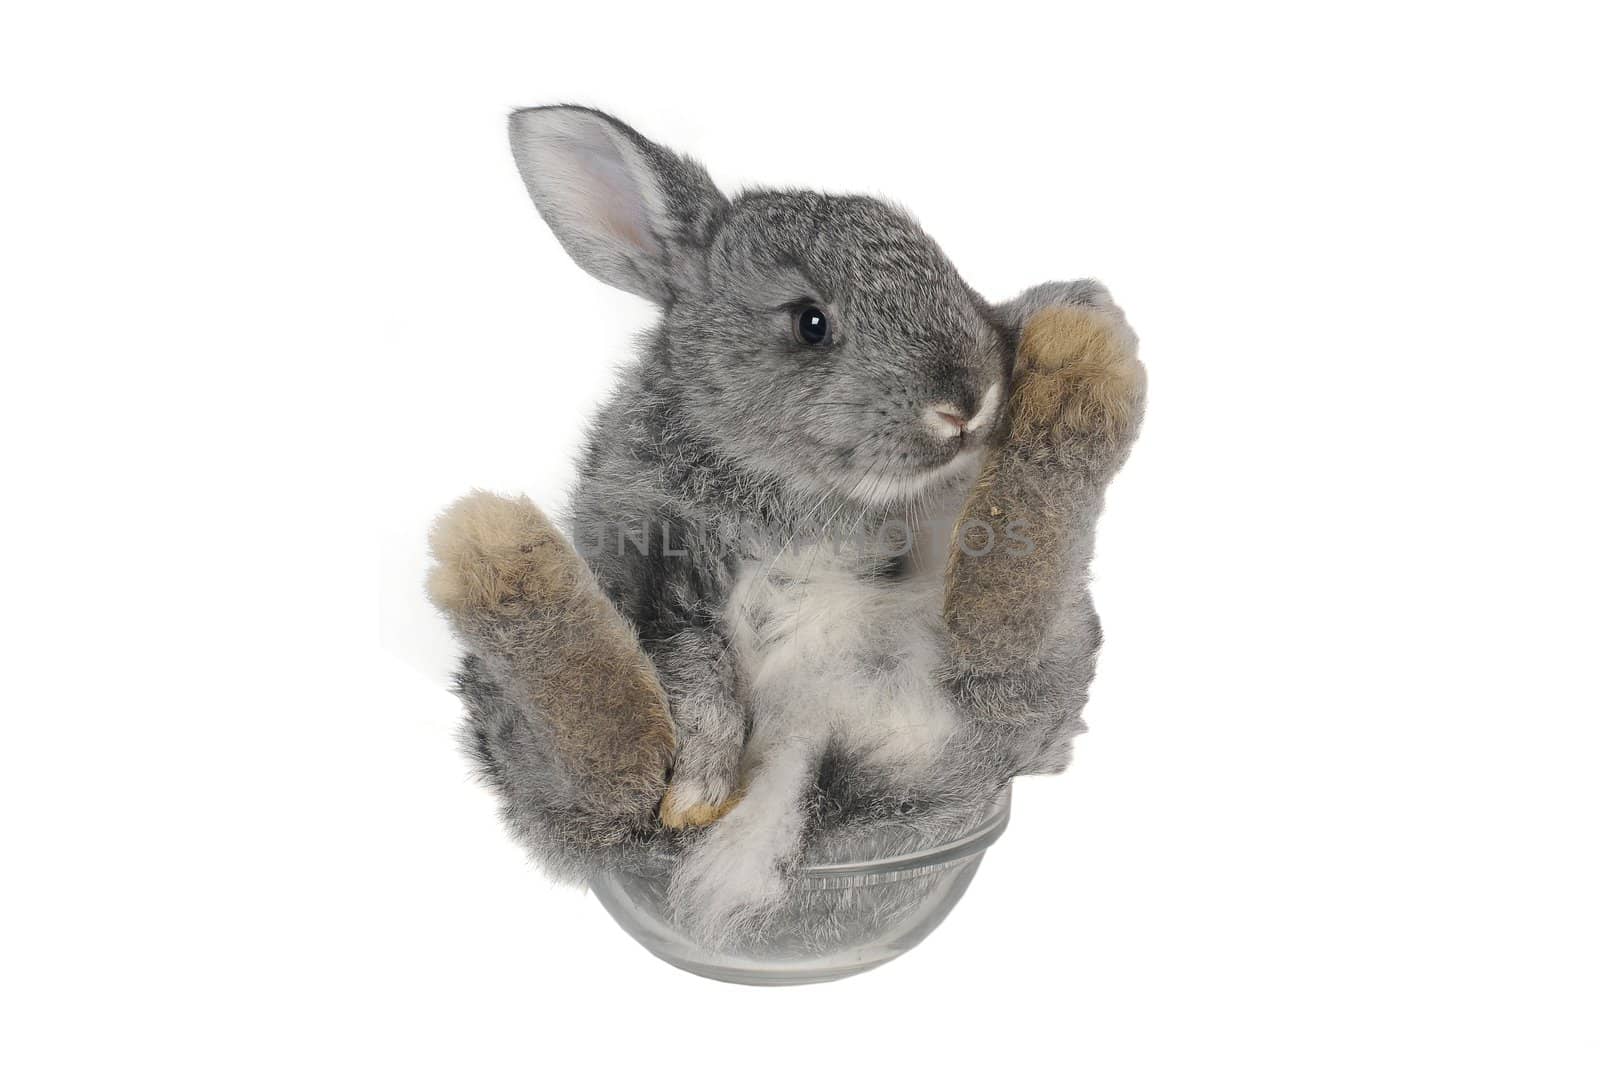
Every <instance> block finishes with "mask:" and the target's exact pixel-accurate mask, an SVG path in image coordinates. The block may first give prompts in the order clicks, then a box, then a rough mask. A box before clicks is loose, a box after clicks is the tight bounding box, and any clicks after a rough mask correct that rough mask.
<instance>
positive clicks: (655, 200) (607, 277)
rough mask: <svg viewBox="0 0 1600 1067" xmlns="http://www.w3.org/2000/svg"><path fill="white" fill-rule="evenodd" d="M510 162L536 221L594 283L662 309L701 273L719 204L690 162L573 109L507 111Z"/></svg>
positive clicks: (698, 168) (597, 114)
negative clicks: (535, 209) (541, 219)
mask: <svg viewBox="0 0 1600 1067" xmlns="http://www.w3.org/2000/svg"><path fill="white" fill-rule="evenodd" d="M511 153H512V155H514V156H515V157H516V160H517V169H518V170H519V171H521V172H522V181H523V183H524V184H526V185H527V187H528V192H529V193H530V194H531V195H532V196H533V202H534V204H535V205H536V206H537V207H538V209H539V214H541V215H543V216H544V220H545V222H547V223H549V225H550V228H551V229H552V230H554V231H555V235H556V237H557V238H559V239H560V241H561V244H562V247H564V248H565V249H566V250H567V253H568V254H569V255H570V256H572V258H573V259H574V260H576V261H577V263H578V265H579V266H580V267H582V268H583V269H584V270H586V271H588V272H589V273H590V274H592V275H594V276H595V277H596V278H599V279H600V280H601V281H603V282H605V283H607V284H608V285H614V286H616V287H617V288H619V289H626V290H627V291H628V292H630V293H637V294H638V295H640V296H642V297H645V298H646V299H649V300H654V301H655V302H657V303H666V302H667V301H669V300H670V299H671V298H672V294H673V292H674V291H675V290H677V289H680V288H682V287H683V285H684V284H686V283H691V281H692V278H693V277H694V276H697V275H698V274H699V273H700V271H701V265H700V262H699V257H698V256H697V255H696V253H697V252H698V250H699V249H701V248H702V247H703V246H704V243H705V241H706V240H707V238H708V236H709V234H710V232H711V229H712V227H713V225H714V224H715V221H716V219H717V217H718V216H719V215H720V214H721V212H722V210H723V209H724V208H725V207H726V206H727V201H726V200H725V199H724V198H723V196H722V194H721V193H719V192H718V191H717V188H716V186H715V185H713V184H712V182H711V178H710V177H709V176H708V175H707V174H706V172H705V169H704V168H703V167H701V166H700V165H699V164H698V163H696V162H694V161H693V160H691V159H686V158H684V157H682V156H679V155H677V154H675V153H673V152H670V151H668V150H667V149H665V148H662V147H661V146H660V145H657V144H655V143H653V142H651V141H648V140H646V139H645V138H644V137H642V136H640V135H639V134H638V133H636V132H635V131H634V130H633V129H632V128H630V127H628V126H627V125H625V124H623V123H621V122H619V121H617V120H616V119H614V118H612V117H611V116H609V115H606V114H604V113H602V112H599V111H591V110H590V109H588V108H582V107H534V108H527V109H525V110H522V111H517V112H514V113H513V114H512V116H511Z"/></svg>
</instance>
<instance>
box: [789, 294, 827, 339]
mask: <svg viewBox="0 0 1600 1067" xmlns="http://www.w3.org/2000/svg"><path fill="white" fill-rule="evenodd" d="M832 333H833V331H832V330H831V329H830V328H829V327H828V316H826V315H824V314H823V313H822V309H821V308H819V307H817V306H816V305H815V304H807V305H806V306H805V307H803V308H801V309H800V310H799V311H796V312H795V313H794V339H795V340H796V341H799V342H800V343H801V344H803V345H825V344H827V343H828V338H829V337H830V336H831V335H832Z"/></svg>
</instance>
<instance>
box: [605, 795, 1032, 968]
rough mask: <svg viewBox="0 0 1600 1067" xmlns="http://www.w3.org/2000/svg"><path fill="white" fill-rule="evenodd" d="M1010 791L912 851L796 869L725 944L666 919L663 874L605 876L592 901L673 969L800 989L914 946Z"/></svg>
mask: <svg viewBox="0 0 1600 1067" xmlns="http://www.w3.org/2000/svg"><path fill="white" fill-rule="evenodd" d="M1010 816H1011V787H1010V786H1009V785H1007V786H1006V787H1005V789H1003V790H1002V791H1001V792H1000V795H999V796H998V797H997V798H996V799H995V802H994V804H993V805H992V806H991V807H990V808H989V810H988V812H987V813H986V814H985V816H984V818H983V820H982V821H981V822H979V823H978V824H977V825H976V826H975V827H973V828H972V829H971V830H969V831H967V832H965V833H963V834H961V835H960V836H959V837H955V838H952V839H951V840H948V841H941V842H938V843H936V844H934V845H932V846H930V847H927V848H923V849H919V850H917V851H915V852H906V853H903V854H900V855H894V856H881V855H880V856H876V857H875V858H872V859H864V860H861V861H860V862H850V860H849V858H848V857H846V858H845V859H844V860H843V861H841V862H831V863H819V864H814V865H811V866H807V867H804V868H802V869H801V871H800V874H799V881H798V884H797V886H796V889H795V892H794V894H793V897H792V899H791V902H790V903H789V904H788V905H787V906H785V907H784V908H783V910H781V911H780V912H779V913H778V914H776V915H775V916H773V917H772V918H771V919H770V920H769V921H767V922H766V923H765V924H764V925H763V927H762V929H761V930H760V931H759V933H757V934H754V935H752V936H751V937H749V938H747V939H746V940H745V941H744V942H742V943H740V944H736V945H732V946H727V947H716V948H712V947H707V946H704V945H701V944H698V943H696V942H695V941H694V940H693V939H692V938H691V937H690V936H689V935H688V934H687V933H685V932H684V930H683V929H682V928H681V927H680V926H679V925H678V924H677V923H676V922H675V921H674V918H673V915H672V911H671V909H670V908H669V907H668V904H667V877H666V875H665V873H661V874H650V875H640V874H628V873H615V874H607V875H605V876H603V877H601V878H599V879H596V880H595V881H594V882H593V883H591V885H592V887H593V889H594V892H595V895H596V896H598V897H599V898H600V902H601V903H602V904H604V905H605V907H606V910H607V911H609V912H610V913H611V917H612V918H613V919H615V920H617V923H618V925H620V926H621V927H622V928H623V929H624V930H626V931H627V932H628V933H629V935H630V936H632V938H633V939H634V940H635V941H637V942H639V944H641V945H643V946H644V947H645V948H647V949H649V950H650V951H651V952H653V953H655V954H656V955H657V956H659V957H660V958H661V959H663V960H666V961H667V962H668V963H670V964H672V965H673V966H674V967H679V968H682V969H683V970H685V971H691V972H693V973H694V974H698V975H702V976H703V977H706V978H715V979H717V980H718V981H722V982H739V983H742V984H745V985H798V984H800V983H804V982H828V981H833V980H834V979H838V978H848V977H850V976H851V975H853V974H860V973H861V972H862V971H867V970H871V969H872V968H873V967H877V966H879V965H880V964H884V963H888V962H889V961H890V960H892V959H894V958H895V957H897V956H900V955H902V954H903V953H905V952H907V951H908V950H910V949H911V948H914V947H915V946H916V945H917V944H918V943H919V942H921V941H922V939H923V938H925V937H927V936H928V934H929V933H930V932H931V931H932V930H933V928H934V927H936V926H938V925H939V924H940V923H941V922H943V921H944V917H945V916H946V915H948V914H950V909H951V908H953V907H955V906H956V901H958V900H960V899H961V895H962V894H963V893H965V892H966V891H967V885H968V883H970V882H971V881H972V876H973V875H974V874H976V873H977V871H978V864H979V863H981V862H982V861H983V853H984V850H985V849H987V848H988V847H989V846H990V845H991V844H993V843H994V842H995V840H996V839H998V838H999V837H1000V835H1001V834H1002V833H1004V832H1005V828H1006V822H1007V821H1008V820H1009V819H1010Z"/></svg>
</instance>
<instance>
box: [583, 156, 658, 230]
mask: <svg viewBox="0 0 1600 1067" xmlns="http://www.w3.org/2000/svg"><path fill="white" fill-rule="evenodd" d="M600 139H601V140H602V141H603V142H604V144H603V145H601V144H595V143H594V142H592V141H589V140H585V141H584V142H583V144H582V146H581V147H580V149H579V151H580V153H581V155H580V163H579V166H580V168H581V169H582V170H583V172H584V174H585V176H586V177H587V179H588V181H587V182H585V186H586V188H587V189H588V190H589V195H590V197H591V202H590V209H591V213H592V217H593V218H594V219H596V220H597V221H599V222H600V224H601V225H602V226H604V227H605V228H606V229H607V230H608V231H610V233H611V234H613V235H614V236H615V237H616V238H617V239H618V240H620V241H623V242H625V243H627V244H630V245H632V246H633V247H634V248H636V249H638V250H639V251H640V252H642V253H644V254H645V255H647V256H652V257H653V256H657V255H659V254H660V252H661V243H660V241H658V240H657V239H656V235H655V232H654V231H653V230H652V229H651V228H650V220H649V218H648V217H647V216H646V215H645V197H644V190H642V189H640V188H639V186H638V184H637V183H636V181H635V179H634V176H633V175H632V174H631V173H630V172H629V170H628V165H627V164H626V163H625V162H623V159H622V157H621V156H620V155H619V154H618V153H617V149H616V146H615V145H613V144H612V143H611V141H610V139H609V138H607V137H605V135H604V134H601V135H600Z"/></svg>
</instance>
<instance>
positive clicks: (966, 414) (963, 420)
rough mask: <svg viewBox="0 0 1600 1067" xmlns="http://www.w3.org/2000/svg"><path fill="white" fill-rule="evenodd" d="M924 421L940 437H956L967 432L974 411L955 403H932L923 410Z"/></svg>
mask: <svg viewBox="0 0 1600 1067" xmlns="http://www.w3.org/2000/svg"><path fill="white" fill-rule="evenodd" d="M922 418H923V421H924V422H926V423H927V424H928V426H929V427H930V428H931V429H932V430H933V432H934V433H935V434H937V435H938V436H940V437H955V436H956V435H958V434H963V433H966V431H967V423H969V422H971V421H972V413H971V412H970V411H967V410H966V409H964V408H959V407H956V405H954V404H932V405H929V407H928V410H927V411H925V412H923V415H922Z"/></svg>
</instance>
